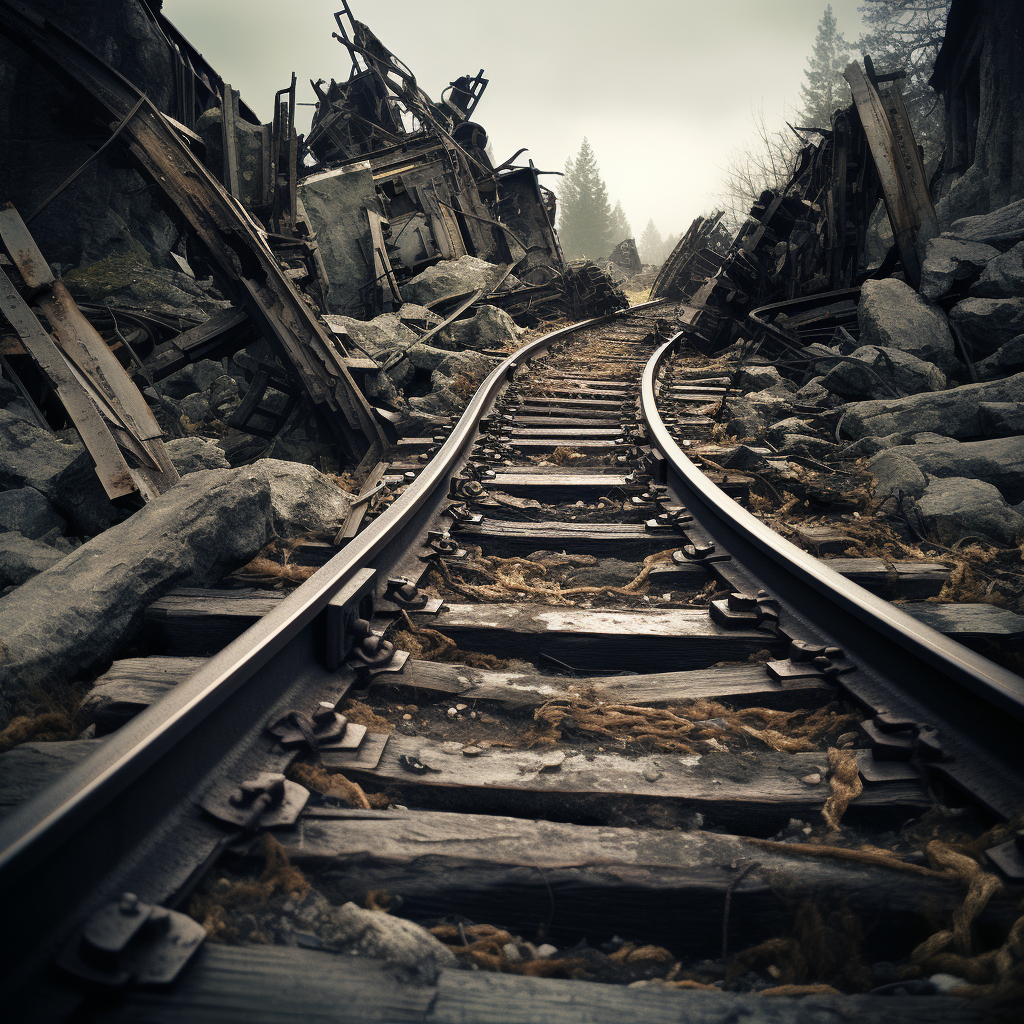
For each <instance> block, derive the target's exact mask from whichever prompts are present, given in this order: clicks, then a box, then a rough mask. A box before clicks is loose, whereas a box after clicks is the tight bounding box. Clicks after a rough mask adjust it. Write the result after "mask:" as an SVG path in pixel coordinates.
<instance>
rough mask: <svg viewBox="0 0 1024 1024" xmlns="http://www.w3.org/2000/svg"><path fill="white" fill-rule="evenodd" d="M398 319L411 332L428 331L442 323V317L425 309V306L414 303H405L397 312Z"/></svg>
mask: <svg viewBox="0 0 1024 1024" xmlns="http://www.w3.org/2000/svg"><path fill="white" fill-rule="evenodd" d="M398 319H399V320H401V321H402V323H403V324H405V325H406V326H407V327H411V328H412V329H413V330H417V329H418V330H421V331H429V330H430V328H431V327H436V326H437V325H438V324H439V323H441V322H442V320H443V317H440V316H438V314H437V313H435V312H433V311H432V310H429V309H427V307H426V306H417V305H416V303H415V302H406V303H403V304H402V306H401V307H400V308H399V310H398Z"/></svg>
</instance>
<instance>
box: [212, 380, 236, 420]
mask: <svg viewBox="0 0 1024 1024" xmlns="http://www.w3.org/2000/svg"><path fill="white" fill-rule="evenodd" d="M207 395H208V400H209V403H210V410H211V412H212V413H213V414H214V416H216V417H217V419H219V420H226V419H227V418H228V417H229V416H230V415H231V414H232V413H233V412H234V411H235V410H236V409H237V408H238V407H239V405H241V401H242V400H241V398H240V397H239V393H238V381H237V380H235V378H234V377H230V376H228V375H227V374H222V375H221V376H220V377H218V378H217V379H216V380H215V381H214V382H213V383H212V384H211V385H210V386H209V388H208V389H207Z"/></svg>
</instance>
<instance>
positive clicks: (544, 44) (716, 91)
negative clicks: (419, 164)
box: [164, 0, 863, 236]
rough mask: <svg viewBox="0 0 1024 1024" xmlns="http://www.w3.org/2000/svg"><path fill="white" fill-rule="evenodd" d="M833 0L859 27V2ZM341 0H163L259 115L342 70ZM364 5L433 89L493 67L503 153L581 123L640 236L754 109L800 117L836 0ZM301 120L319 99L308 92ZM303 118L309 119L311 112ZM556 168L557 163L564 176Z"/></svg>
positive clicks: (700, 180)
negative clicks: (819, 36) (814, 55)
mask: <svg viewBox="0 0 1024 1024" xmlns="http://www.w3.org/2000/svg"><path fill="white" fill-rule="evenodd" d="M860 3H863V0H832V7H833V10H834V11H835V13H836V17H837V18H838V21H839V27H840V29H841V31H843V33H844V34H845V35H846V38H847V40H848V41H851V42H853V41H855V40H856V39H857V37H858V36H859V34H860V30H861V23H860V15H859V14H858V13H857V7H858V4H860ZM337 7H338V5H337V4H336V2H335V0H294V2H292V3H290V4H282V3H280V2H277V0H217V2H215V3H211V2H210V0H165V2H164V12H165V13H166V14H167V16H168V17H169V18H170V19H171V21H173V22H174V23H175V25H177V26H178V28H179V29H180V30H181V31H182V32H183V33H184V35H185V36H186V37H187V38H188V39H189V40H190V41H191V43H192V44H193V45H194V46H195V47H196V48H197V49H198V50H199V51H200V52H201V53H202V54H203V55H204V56H205V57H206V59H207V60H208V61H209V62H210V63H211V64H212V65H213V66H214V67H215V68H216V69H217V71H218V72H219V73H220V74H221V75H222V77H223V78H224V79H225V80H226V81H228V82H230V83H231V85H233V86H234V87H235V88H237V89H239V90H241V93H242V97H243V99H244V100H245V102H246V103H248V104H249V106H250V107H252V108H253V109H254V110H255V111H256V113H257V114H258V115H259V116H260V117H261V118H262V119H264V120H269V119H270V117H271V113H272V111H271V107H272V104H273V96H274V93H275V92H276V91H277V90H278V89H280V88H282V87H284V86H286V85H287V84H288V82H289V80H290V75H291V72H292V71H295V72H296V74H297V75H298V85H299V101H300V102H306V103H309V102H312V101H313V100H314V99H315V96H314V94H313V91H312V89H311V88H310V85H309V79H310V78H313V79H319V78H323V79H326V80H329V79H331V78H332V77H334V78H346V77H347V76H348V70H349V59H348V55H347V52H346V51H345V50H344V48H343V47H342V46H341V45H340V44H339V43H338V42H337V41H336V40H334V39H333V38H332V36H331V33H332V31H334V30H335V28H336V26H335V23H334V18H333V12H334V11H335V10H336V9H337ZM351 7H352V11H353V14H354V15H355V17H356V18H358V19H359V20H360V21H364V22H366V24H368V25H369V26H370V28H371V29H372V30H373V31H374V32H375V33H376V34H377V35H378V36H379V37H380V39H381V41H382V42H383V43H384V45H385V46H387V47H388V48H389V49H390V50H392V51H393V52H394V53H395V54H396V55H397V56H398V57H399V58H401V59H402V60H403V61H405V63H406V64H408V65H409V67H410V68H411V69H412V71H413V73H414V74H415V75H416V76H417V80H418V82H419V84H420V86H421V87H422V88H423V89H425V90H426V92H427V93H429V94H430V95H431V96H432V97H433V98H434V99H435V100H436V99H439V98H440V94H441V90H442V89H443V88H444V87H445V86H446V85H447V84H448V83H449V81H451V80H452V79H453V78H456V77H458V76H459V75H462V74H475V73H476V72H477V71H479V70H480V68H481V67H482V68H483V69H484V72H485V74H486V76H487V77H488V78H489V79H490V85H489V86H488V88H487V92H486V93H485V94H484V97H483V99H482V100H481V102H480V105H479V107H477V110H476V112H475V114H474V120H476V121H478V122H479V123H480V124H482V125H483V126H484V128H485V129H486V130H487V132H488V134H489V137H490V141H491V145H492V147H493V151H494V155H495V157H496V158H497V160H498V162H501V161H503V160H505V159H507V158H508V157H510V156H511V155H512V154H513V153H514V152H515V151H516V150H517V149H519V148H520V147H521V146H527V147H529V153H528V154H524V155H523V157H521V158H520V159H521V160H525V159H527V158H530V159H532V160H533V161H534V163H535V164H536V165H537V166H538V167H539V168H541V169H544V170H550V171H560V170H561V169H562V166H563V164H564V163H565V159H566V157H568V156H574V155H575V154H576V152H577V151H578V150H579V146H580V142H581V141H582V139H583V136H584V135H586V136H587V137H588V138H589V139H590V143H591V145H592V146H593V149H594V152H595V155H596V157H597V161H598V165H599V166H600V168H601V173H602V176H603V178H604V180H605V182H606V184H607V186H608V194H609V197H610V198H611V201H612V203H613V204H614V203H615V201H616V200H620V201H621V202H622V205H623V208H624V210H625V212H626V216H627V217H628V218H629V221H630V224H631V225H632V227H633V231H634V233H635V234H636V235H637V236H639V234H640V232H641V231H642V230H643V227H644V225H645V224H646V223H647V220H648V218H653V219H654V221H655V223H656V224H657V226H658V228H659V229H660V231H661V232H662V234H663V235H668V234H670V233H673V232H675V233H678V232H680V231H682V230H683V229H684V228H685V227H686V226H687V225H688V224H689V222H690V221H691V220H692V219H693V217H695V216H696V215H698V214H700V213H703V212H706V211H708V210H710V209H711V207H712V206H713V205H714V202H715V198H716V195H717V194H718V192H719V189H720V179H721V176H722V168H723V167H724V166H725V165H726V164H727V163H728V161H729V156H730V153H731V152H732V151H734V150H735V149H736V148H737V147H742V146H743V145H744V144H745V143H747V142H748V141H749V140H750V138H751V135H752V125H751V113H752V111H753V110H755V109H757V108H759V107H762V106H763V108H764V111H765V113H766V115H767V116H768V119H769V121H772V120H777V121H778V122H779V123H781V118H782V116H783V115H784V114H788V116H789V117H790V118H791V119H792V118H793V116H794V110H795V108H796V106H797V105H798V104H799V90H800V85H801V83H802V82H803V81H804V77H803V71H804V69H805V68H806V66H807V57H808V55H809V54H810V52H811V48H812V46H813V43H814V37H815V34H816V32H817V26H818V22H819V21H820V19H821V15H822V12H823V10H824V8H825V0H786V2H784V3H780V2H774V3H766V2H765V0H713V2H712V0H707V2H698V0H675V2H672V0H633V2H631V3H626V2H623V3H610V2H607V0H587V2H584V0H547V2H540V0H516V2H514V3H509V4H507V5H499V4H494V3H488V4H482V3H480V2H479V0H429V2H427V3H424V2H422V0H417V2H414V0H388V2H387V3H372V2H370V0H351ZM303 111H304V112H305V123H308V118H309V116H310V115H311V108H309V107H304V108H303ZM302 124H303V122H302V121H300V127H301V125H302ZM556 181H557V179H556V178H549V179H547V183H548V184H554V183H555V182H556Z"/></svg>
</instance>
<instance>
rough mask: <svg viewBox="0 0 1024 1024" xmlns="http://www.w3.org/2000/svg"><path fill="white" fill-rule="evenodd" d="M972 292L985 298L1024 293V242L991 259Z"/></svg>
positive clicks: (1011, 296) (999, 297)
mask: <svg viewBox="0 0 1024 1024" xmlns="http://www.w3.org/2000/svg"><path fill="white" fill-rule="evenodd" d="M971 294H972V295H977V296H979V297H980V298H985V299H1008V298H1013V297H1014V296H1018V295H1024V242H1018V243H1017V244H1016V245H1015V246H1014V247H1013V248H1012V249H1011V250H1010V251H1009V252H1004V253H1001V254H999V255H997V256H996V257H995V259H993V260H991V261H990V262H989V264H988V266H986V267H985V272H984V273H983V274H982V275H981V277H980V278H979V279H978V283H977V284H975V285H974V286H973V287H972V288H971Z"/></svg>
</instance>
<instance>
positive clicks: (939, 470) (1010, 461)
mask: <svg viewBox="0 0 1024 1024" xmlns="http://www.w3.org/2000/svg"><path fill="white" fill-rule="evenodd" d="M881 458H882V459H893V458H906V459H909V460H910V461H911V462H913V463H914V465H916V466H917V467H918V468H919V469H920V470H921V472H922V473H925V474H926V475H927V476H929V477H969V478H972V479H975V480H984V481H985V483H988V484H992V485H993V486H994V487H998V488H999V490H1000V491H1001V492H1002V494H1003V497H1005V498H1006V500H1007V501H1008V502H1010V503H1011V504H1015V503H1016V502H1018V501H1024V437H999V438H993V439H991V440H985V441H964V442H960V441H949V442H947V443H945V444H909V445H899V446H897V447H895V448H890V449H889V450H888V451H887V452H885V453H884V454H883V455H882V456H881Z"/></svg>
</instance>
